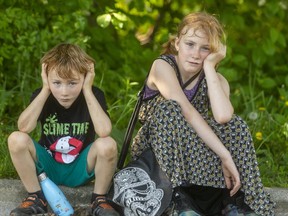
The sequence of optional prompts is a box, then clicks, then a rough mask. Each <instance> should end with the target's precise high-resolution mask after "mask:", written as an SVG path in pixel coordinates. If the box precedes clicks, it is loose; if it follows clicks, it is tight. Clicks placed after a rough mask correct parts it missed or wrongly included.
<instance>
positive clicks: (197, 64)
mask: <svg viewBox="0 0 288 216" xmlns="http://www.w3.org/2000/svg"><path fill="white" fill-rule="evenodd" d="M175 48H176V50H177V51H178V61H179V62H178V63H179V67H180V68H181V69H182V70H183V71H184V72H186V73H197V72H199V71H200V70H201V69H202V67H203V61H204V59H205V58H206V57H207V56H208V55H209V54H210V45H209V40H208V37H207V35H206V34H205V33H204V32H203V31H201V30H197V31H196V32H194V29H193V28H190V29H189V30H188V31H187V33H186V34H184V35H181V37H180V38H176V41H175Z"/></svg>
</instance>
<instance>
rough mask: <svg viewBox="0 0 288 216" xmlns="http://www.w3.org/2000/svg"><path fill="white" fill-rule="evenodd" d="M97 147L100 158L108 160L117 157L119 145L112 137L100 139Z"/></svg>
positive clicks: (96, 143) (97, 141) (96, 142)
mask: <svg viewBox="0 0 288 216" xmlns="http://www.w3.org/2000/svg"><path fill="white" fill-rule="evenodd" d="M95 145H97V152H98V156H103V157H107V158H109V157H112V158H114V157H116V156H117V143H116V142H115V140H114V139H113V138H112V137H105V138H98V139H97V140H96V141H95Z"/></svg>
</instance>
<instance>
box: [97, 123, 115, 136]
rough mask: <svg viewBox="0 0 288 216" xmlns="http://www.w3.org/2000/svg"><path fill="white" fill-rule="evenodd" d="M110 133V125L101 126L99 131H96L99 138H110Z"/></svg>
mask: <svg viewBox="0 0 288 216" xmlns="http://www.w3.org/2000/svg"><path fill="white" fill-rule="evenodd" d="M111 131H112V125H111V124H108V125H106V126H103V127H102V128H101V129H100V130H98V131H96V133H97V134H98V136H99V137H107V136H110V134H111Z"/></svg>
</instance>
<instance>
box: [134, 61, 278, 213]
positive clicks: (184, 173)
mask: <svg viewBox="0 0 288 216" xmlns="http://www.w3.org/2000/svg"><path fill="white" fill-rule="evenodd" d="M162 58H163V57H162ZM163 60H165V61H167V62H168V63H169V64H170V65H171V66H173V67H175V65H173V64H175V63H173V62H171V61H170V60H169V59H168V58H165V56H164V58H163ZM146 88H147V87H146ZM207 91H208V88H207V82H206V78H205V75H204V73H203V72H202V73H201V74H200V76H199V80H198V82H197V84H196V85H195V86H194V88H193V89H192V90H188V91H187V90H184V93H185V94H186V96H187V98H188V99H189V100H190V101H191V103H192V104H193V106H194V107H195V108H196V109H197V110H198V112H199V113H200V114H201V115H202V117H203V118H204V119H205V120H206V122H207V123H208V124H209V126H210V127H211V128H212V129H213V131H214V132H215V134H216V135H217V136H218V137H219V139H220V140H221V142H222V143H223V144H224V145H225V147H226V148H227V149H228V150H229V151H230V153H231V155H232V158H233V160H234V162H235V164H236V166H237V168H238V171H239V173H240V180H241V184H242V187H241V191H242V192H243V193H244V194H245V198H244V201H245V203H246V204H247V205H249V207H250V208H251V209H252V210H254V211H255V212H256V213H257V214H260V215H267V216H268V215H269V216H272V215H275V213H274V206H275V203H274V202H272V201H271V200H270V196H269V194H267V193H266V192H265V190H264V187H263V184H262V182H261V178H260V172H259V168H258V164H257V159H256V153H255V149H254V146H253V140H252V137H251V134H250V132H249V128H248V126H247V124H246V122H245V121H243V119H241V118H240V117H239V116H237V115H233V118H232V119H231V120H230V121H229V122H228V123H225V124H219V123H217V122H216V121H215V119H214V118H213V115H212V111H211V108H210V102H209V98H208V96H207V95H208V94H207ZM148 92H149V89H148ZM146 93H147V89H146ZM139 120H140V122H141V123H142V127H141V128H140V129H139V131H138V133H137V134H136V136H135V138H134V140H133V144H132V147H131V155H132V157H133V158H134V159H136V158H137V156H138V155H140V154H141V153H142V151H143V150H144V149H146V148H147V147H148V146H151V147H152V149H153V151H154V153H155V155H156V158H157V161H158V163H159V165H160V167H161V169H162V170H163V171H164V172H165V173H166V174H167V176H168V177H169V179H170V181H171V182H172V185H173V187H177V186H181V185H183V184H185V185H187V184H195V185H200V186H211V187H215V188H225V187H226V185H225V180H224V177H223V173H222V167H221V161H220V159H219V157H218V156H217V155H216V154H215V153H214V152H213V151H212V150H210V148H209V147H208V146H206V144H205V143H204V142H203V140H202V139H201V138H200V137H199V136H198V135H197V133H196V132H195V131H194V129H193V128H192V127H191V126H190V125H189V123H188V122H187V121H186V120H185V118H184V116H183V115H182V113H181V107H180V105H179V104H177V103H176V102H175V101H173V100H166V99H165V98H163V97H162V96H161V95H160V94H157V95H156V96H154V97H152V98H151V99H149V100H148V99H147V100H144V101H143V104H142V106H141V108H140V113H139Z"/></svg>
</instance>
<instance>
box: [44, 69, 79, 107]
mask: <svg viewBox="0 0 288 216" xmlns="http://www.w3.org/2000/svg"><path fill="white" fill-rule="evenodd" d="M74 77H75V78H71V79H63V78H60V77H59V76H58V74H57V72H56V71H55V70H51V71H49V73H48V84H49V87H50V90H51V93H52V94H53V96H54V97H55V98H56V100H57V101H58V102H59V104H60V105H61V106H63V107H64V108H65V109H68V108H69V107H70V106H71V105H72V104H73V102H74V101H75V100H76V99H77V97H78V96H79V94H80V92H81V90H82V86H83V82H84V75H83V74H80V73H77V74H76V73H75V76H74Z"/></svg>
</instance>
